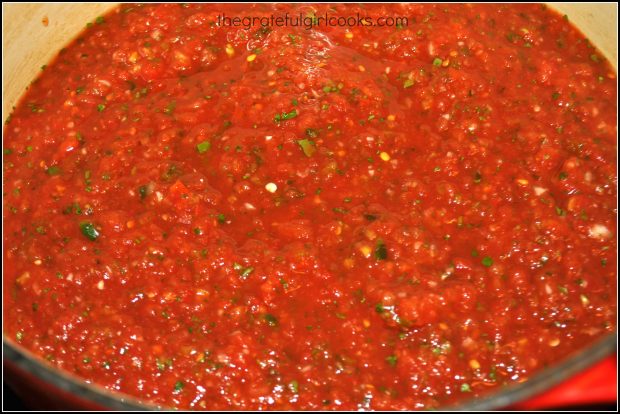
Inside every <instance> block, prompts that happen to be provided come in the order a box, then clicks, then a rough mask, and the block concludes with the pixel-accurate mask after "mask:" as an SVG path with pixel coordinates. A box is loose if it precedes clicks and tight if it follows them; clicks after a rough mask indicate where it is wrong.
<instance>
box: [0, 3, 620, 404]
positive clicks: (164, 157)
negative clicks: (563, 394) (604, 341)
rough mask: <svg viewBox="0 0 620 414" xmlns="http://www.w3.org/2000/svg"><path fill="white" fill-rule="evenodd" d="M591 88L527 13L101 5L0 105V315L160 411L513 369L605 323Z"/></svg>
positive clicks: (30, 341)
mask: <svg viewBox="0 0 620 414" xmlns="http://www.w3.org/2000/svg"><path fill="white" fill-rule="evenodd" d="M287 13H288V14H289V15H290V16H292V17H295V16H303V17H307V18H310V19H314V20H313V21H317V20H318V17H319V16H329V15H331V16H343V17H350V16H362V17H364V16H366V17H369V19H361V20H362V21H361V22H357V23H355V24H344V25H339V24H331V25H330V24H326V23H328V22H327V21H324V22H323V23H322V24H317V25H316V26H314V27H310V28H308V27H303V26H299V25H297V26H295V25H293V24H292V23H290V24H288V25H277V24H272V23H271V22H270V23H269V24H258V25H253V26H251V27H243V26H239V25H237V26H235V25H234V24H231V22H232V18H233V17H247V16H249V17H259V18H261V17H264V18H269V19H271V17H273V16H276V17H277V16H284V15H285V14H287ZM223 14H226V16H227V18H230V19H231V20H229V21H228V23H229V24H227V23H226V22H227V21H226V20H224V19H221V16H222V15H223ZM381 17H394V18H396V17H406V18H407V19H405V20H402V19H401V20H399V21H398V23H396V24H394V25H392V26H379V25H377V24H375V23H376V22H378V21H379V19H380V18H381ZM370 18H372V20H371V19H370ZM218 19H219V20H218ZM291 21H292V20H291ZM340 21H341V22H342V21H343V20H340ZM394 21H396V20H394ZM616 100H617V87H616V74H615V72H614V71H613V70H612V69H611V67H610V66H609V64H608V63H607V61H606V60H605V58H604V57H603V56H602V55H601V54H600V52H598V51H597V50H596V49H595V48H594V47H593V45H592V44H590V43H589V42H588V40H587V39H585V38H584V37H583V35H581V34H580V33H579V32H578V31H577V30H576V29H574V28H573V27H572V26H571V25H570V23H569V21H568V18H567V17H566V16H561V15H559V14H557V13H555V12H553V11H550V10H548V9H547V8H546V7H545V6H542V5H534V4H530V5H518V4H508V5H497V4H495V5H487V4H477V5H463V4H438V5H435V4H407V5H403V4H383V5H352V4H349V5H334V4H323V5H308V4H297V5H282V4H279V5H273V4H262V5H248V4H244V5H232V4H229V5H215V4H210V5H209V4H158V5H155V4H152V5H148V4H147V5H131V4H123V5H121V6H119V7H118V8H116V9H115V10H113V11H112V12H110V13H109V14H107V15H105V16H102V17H99V18H97V19H96V20H95V21H93V22H91V23H88V25H87V28H86V29H85V31H84V32H83V33H82V34H81V35H80V36H79V37H78V38H77V39H76V40H75V41H74V42H73V43H71V44H70V45H69V46H68V47H66V48H64V49H62V50H60V52H59V54H58V56H57V58H55V60H54V61H53V62H52V63H51V64H50V65H48V66H46V67H43V68H42V72H41V74H40V76H39V77H38V78H37V79H36V80H35V81H34V82H33V83H32V84H31V85H30V87H29V88H28V90H27V92H26V93H25V95H24V96H23V98H22V101H21V102H20V104H19V105H18V106H17V107H16V108H14V111H13V113H12V114H11V116H10V117H9V119H7V120H6V125H5V127H4V143H3V146H4V171H3V172H4V182H3V183H4V197H3V206H4V210H3V218H4V267H3V269H4V296H3V299H4V334H5V335H6V336H7V337H9V338H11V339H12V340H13V341H15V342H17V343H18V344H20V345H21V346H23V347H24V348H26V349H28V350H30V351H32V352H34V353H35V354H37V355H40V356H41V357H42V358H44V359H45V360H47V361H49V363H51V364H52V365H54V366H56V367H59V368H60V369H62V370H65V371H68V372H71V373H73V374H77V375H78V376H80V377H82V378H84V379H85V380H86V381H88V382H90V383H95V384H99V385H102V386H104V387H106V388H108V389H110V390H116V391H120V392H123V393H126V394H130V395H133V396H136V397H139V398H141V399H144V400H146V401H150V402H152V403H155V404H156V405H159V406H162V407H177V408H182V409H183V408H185V409H351V410H354V409H430V408H436V407H441V406H446V405H450V404H455V403H458V402H463V401H466V400H469V399H471V398H476V397H479V396H481V395H485V394H487V393H489V392H491V391H493V390H499V389H501V388H502V387H503V386H505V385H509V384H513V383H518V382H522V381H526V380H527V379H528V378H529V377H530V376H531V375H533V374H534V373H536V372H537V371H539V370H540V369H542V368H544V367H547V366H549V365H552V364H554V363H557V362H558V361H560V360H562V359H563V358H565V357H566V356H568V355H569V354H571V353H572V352H574V351H576V350H579V349H582V348H584V347H586V346H587V345H588V344H591V343H593V342H594V341H595V340H596V339H598V338H600V337H602V336H604V335H605V334H607V333H610V332H613V331H614V330H615V328H616V322H615V321H616V317H617V314H616V309H617V308H616V301H617V297H616V289H617V274H616V253H617V236H616V231H617V227H616V213H617V210H616V203H617V167H616V163H617V160H616V149H617V139H616V135H617V119H616V110H617V103H616Z"/></svg>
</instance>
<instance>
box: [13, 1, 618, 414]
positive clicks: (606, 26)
mask: <svg viewBox="0 0 620 414" xmlns="http://www.w3.org/2000/svg"><path fill="white" fill-rule="evenodd" d="M114 6H115V3H88V4H81V5H79V7H76V6H75V5H74V4H71V3H64V4H63V3H56V4H44V3H39V4H24V3H22V4H20V3H13V4H5V3H3V5H2V12H3V13H2V14H3V45H2V46H3V48H2V61H3V65H4V71H3V78H2V86H3V88H2V89H3V99H2V117H3V119H6V117H7V116H8V114H9V113H10V111H11V108H12V106H13V105H15V104H16V103H17V101H18V99H19V97H20V96H21V95H22V94H23V92H24V90H25V88H26V87H27V86H28V84H29V82H30V81H31V80H32V79H34V78H35V77H36V76H37V72H38V70H39V68H40V67H41V65H43V64H45V63H47V62H48V61H50V60H51V59H52V58H53V57H54V56H55V55H56V53H57V52H58V49H59V48H60V47H61V46H63V45H65V44H67V43H68V42H70V41H71V40H72V39H73V38H74V37H75V36H76V34H77V33H79V32H80V31H81V30H82V29H83V28H84V23H85V22H88V21H93V20H94V19H95V18H96V17H97V16H99V15H102V14H104V13H106V12H107V11H108V10H109V9H111V8H113V7H114ZM550 7H552V8H555V9H556V10H558V11H559V12H560V13H562V14H566V15H568V17H569V19H570V21H571V22H572V23H573V24H575V25H576V26H577V27H578V28H579V29H581V30H582V32H583V33H584V34H585V35H586V36H587V37H588V38H589V39H590V40H591V41H592V43H593V44H595V45H596V46H597V47H598V49H599V50H600V52H601V53H602V54H603V55H605V56H606V57H607V58H608V60H609V61H610V62H611V64H612V65H613V67H614V68H617V36H618V33H617V10H618V9H617V6H616V5H613V4H611V3H607V4H588V3H581V4H570V3H564V4H562V3H554V4H551V5H550ZM616 348H617V334H616V333H614V334H611V335H609V336H607V337H604V338H602V339H601V340H599V341H598V342H597V343H595V344H593V345H591V346H590V347H588V348H587V349H583V350H581V351H579V352H577V353H575V354H574V355H573V356H572V357H570V358H568V359H567V360H565V361H563V362H561V363H559V364H556V365H555V366H552V367H550V368H547V369H545V370H542V371H541V372H539V373H538V374H537V375H535V376H533V377H532V378H530V379H529V380H527V381H526V382H524V383H521V384H517V385H513V386H511V387H508V388H503V389H498V390H497V391H496V392H495V393H493V394H490V395H489V396H487V397H485V398H483V399H479V400H476V401H473V402H471V401H470V402H467V401H466V402H465V403H464V404H462V405H459V406H458V407H449V408H458V409H466V410H489V409H498V408H520V409H535V408H537V409H540V408H550V407H556V408H558V407H560V408H561V407H567V406H569V405H575V404H605V403H608V404H615V403H616V401H617V356H616V353H615V351H616ZM3 353H4V357H3V363H4V368H5V374H6V375H5V379H6V381H7V383H9V385H10V386H11V387H12V388H13V389H14V390H15V391H16V392H17V393H18V394H19V395H20V396H21V397H22V398H23V399H24V401H26V402H27V404H29V405H31V406H32V408H39V409H54V408H58V409H102V408H107V409H114V410H126V409H149V408H155V407H151V406H149V405H148V404H145V403H142V402H140V401H138V400H135V399H133V398H132V397H128V396H124V395H121V394H115V393H112V392H110V391H107V390H105V389H103V388H101V387H98V386H96V385H90V384H85V383H84V382H83V381H81V380H80V379H78V378H77V377H74V376H72V375H71V374H68V373H65V372H61V371H59V370H57V369H55V368H54V367H52V366H51V365H49V364H47V363H46V362H45V361H43V360H41V359H40V358H38V357H36V356H34V355H33V354H31V353H30V352H29V351H27V350H25V349H23V348H21V347H20V346H19V345H17V344H16V343H15V342H14V341H13V340H12V339H10V338H8V337H6V336H4V335H3Z"/></svg>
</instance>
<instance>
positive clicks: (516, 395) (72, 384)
mask: <svg viewBox="0 0 620 414" xmlns="http://www.w3.org/2000/svg"><path fill="white" fill-rule="evenodd" d="M617 343H618V338H617V331H616V330H614V331H613V332H610V333H609V334H607V335H605V336H603V337H602V338H600V339H599V340H597V341H595V342H593V343H592V344H590V345H589V346H587V347H585V348H583V349H581V350H579V351H577V352H575V353H573V354H572V355H570V356H569V357H567V358H565V359H564V360H562V361H561V362H559V363H556V364H553V365H551V366H549V367H547V368H544V369H542V370H540V371H538V372H537V373H536V374H534V375H533V376H532V377H530V378H529V379H527V380H526V381H524V382H522V383H517V384H512V385H509V386H507V387H506V388H503V389H502V388H496V390H495V391H491V392H489V394H488V395H485V396H483V397H481V398H470V399H468V400H464V401H463V402H460V403H457V404H454V405H448V406H445V407H439V409H440V410H464V411H488V410H494V409H502V408H507V407H509V406H511V405H513V404H516V403H518V402H523V401H526V400H527V399H528V398H531V397H534V396H535V395H536V394H539V393H541V392H543V391H546V390H549V389H551V388H553V387H554V386H556V385H558V384H559V383H560V382H562V381H564V380H567V379H569V378H571V377H572V376H574V375H575V374H577V373H579V372H581V371H583V370H585V369H586V368H588V367H590V366H591V365H593V364H594V363H595V362H598V361H599V360H601V359H603V358H604V357H606V356H609V355H611V354H612V353H613V352H615V351H616V350H617ZM2 351H3V354H4V357H3V358H4V364H7V363H12V364H13V365H15V366H16V367H17V368H18V369H20V370H22V371H23V372H25V373H27V374H30V375H32V376H34V377H35V378H38V379H40V380H43V381H44V382H45V383H47V384H49V385H50V386H52V387H57V388H59V389H60V390H62V391H65V392H66V393H69V394H71V395H72V396H75V397H78V398H79V399H82V400H85V401H88V402H92V403H95V404H99V405H101V406H102V407H105V408H108V409H112V410H161V409H166V408H165V407H162V406H158V405H156V404H153V403H150V402H148V401H143V400H139V399H138V398H136V397H133V396H130V395H127V394H123V393H120V392H114V391H110V390H107V389H105V388H104V387H102V386H100V385H97V384H90V383H87V382H85V381H84V380H82V379H80V378H79V377H78V376H76V375H74V374H72V373H70V372H68V371H63V370H61V369H59V368H56V367H54V366H53V365H51V364H50V363H49V362H47V361H45V360H43V359H42V358H40V357H37V356H35V355H34V354H32V353H31V352H30V351H28V350H26V349H25V348H23V347H21V346H20V345H18V344H16V343H15V342H14V341H12V340H11V339H9V338H7V337H6V336H5V335H3V339H2Z"/></svg>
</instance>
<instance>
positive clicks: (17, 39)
mask: <svg viewBox="0 0 620 414" xmlns="http://www.w3.org/2000/svg"><path fill="white" fill-rule="evenodd" d="M116 4H118V3H88V4H76V3H53V4H45V3H41V4H29V3H13V4H6V3H3V4H2V69H3V71H2V119H3V120H4V119H6V117H7V116H8V114H9V113H10V111H11V108H12V106H13V105H15V104H16V102H17V101H18V100H19V97H20V96H21V95H22V93H23V92H24V89H25V88H26V87H27V86H28V84H29V83H30V82H31V81H32V80H33V79H34V78H35V77H36V76H37V73H38V71H39V70H40V67H41V66H42V65H44V64H46V63H48V62H49V61H50V60H51V59H52V58H53V57H54V56H55V55H56V53H57V52H58V51H59V50H60V49H61V48H62V47H63V46H65V45H66V44H67V43H69V42H70V41H71V40H72V39H73V38H74V37H75V36H76V35H77V34H78V33H79V32H80V31H81V30H82V29H83V28H84V26H85V25H86V23H87V22H91V21H93V20H94V19H96V18H97V16H99V15H101V14H104V13H105V12H106V11H108V10H109V9H111V8H113V7H115V6H116ZM550 6H551V7H553V8H555V9H557V10H558V11H560V12H561V13H563V14H566V15H568V17H569V19H570V21H571V22H573V23H574V24H575V25H577V27H579V28H580V29H581V30H582V32H583V33H584V34H585V35H586V36H588V38H589V39H590V40H591V41H592V42H593V43H594V44H595V45H596V46H597V47H598V48H599V50H600V51H601V52H602V53H603V54H604V55H605V56H606V57H607V58H608V59H609V60H610V62H611V63H612V65H613V66H614V68H617V60H618V51H617V44H618V31H617V27H618V5H617V4H616V3H579V4H573V3H551V4H550ZM44 22H46V23H47V24H44Z"/></svg>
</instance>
